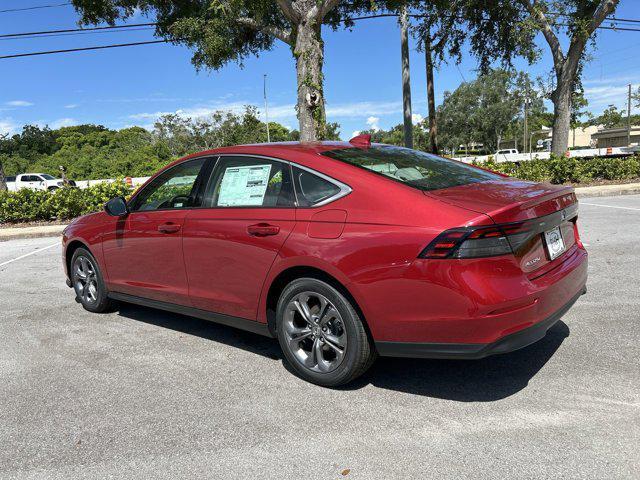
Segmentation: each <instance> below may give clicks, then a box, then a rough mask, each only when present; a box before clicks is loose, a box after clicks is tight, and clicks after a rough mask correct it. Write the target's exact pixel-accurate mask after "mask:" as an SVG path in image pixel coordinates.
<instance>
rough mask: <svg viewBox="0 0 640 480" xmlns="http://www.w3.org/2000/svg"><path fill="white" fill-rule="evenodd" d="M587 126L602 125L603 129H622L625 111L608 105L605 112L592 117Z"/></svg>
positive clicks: (624, 122) (624, 121)
mask: <svg viewBox="0 0 640 480" xmlns="http://www.w3.org/2000/svg"><path fill="white" fill-rule="evenodd" d="M586 123H587V125H603V126H604V127H605V128H614V127H622V126H624V125H626V110H618V107H616V106H615V105H609V106H608V107H607V108H605V110H604V111H603V112H602V113H601V114H600V115H598V116H597V117H593V118H592V119H590V120H589V121H588V122H586Z"/></svg>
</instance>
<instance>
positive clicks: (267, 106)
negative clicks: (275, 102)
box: [262, 73, 271, 143]
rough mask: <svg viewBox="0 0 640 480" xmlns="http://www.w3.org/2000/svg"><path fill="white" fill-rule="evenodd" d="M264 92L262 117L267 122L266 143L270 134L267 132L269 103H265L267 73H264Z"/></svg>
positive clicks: (268, 141)
mask: <svg viewBox="0 0 640 480" xmlns="http://www.w3.org/2000/svg"><path fill="white" fill-rule="evenodd" d="M262 91H263V94H264V118H265V123H266V124H267V143H271V135H270V134H269V104H268V103H267V74H266V73H265V74H264V82H263V86H262Z"/></svg>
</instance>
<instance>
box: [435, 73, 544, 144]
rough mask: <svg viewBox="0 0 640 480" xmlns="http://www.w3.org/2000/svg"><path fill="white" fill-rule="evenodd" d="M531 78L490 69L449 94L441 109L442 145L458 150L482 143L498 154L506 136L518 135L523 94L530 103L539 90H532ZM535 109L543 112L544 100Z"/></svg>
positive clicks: (535, 105)
mask: <svg viewBox="0 0 640 480" xmlns="http://www.w3.org/2000/svg"><path fill="white" fill-rule="evenodd" d="M530 83H531V82H530V80H529V78H528V76H527V75H526V74H524V73H521V74H519V75H516V74H514V73H512V72H508V71H505V70H490V71H489V72H488V73H487V74H486V75H481V76H479V77H478V78H477V79H476V80H473V81H471V82H463V83H462V84H460V86H459V87H458V88H457V89H456V90H455V91H454V92H453V93H451V92H445V93H444V100H443V102H442V104H441V105H440V106H439V107H438V120H439V134H440V144H441V145H442V146H443V147H445V148H448V149H449V150H450V151H454V150H456V149H457V148H458V146H459V145H466V146H469V145H470V144H472V143H482V144H483V145H484V146H485V148H487V149H488V150H489V151H495V150H496V149H497V148H498V144H499V143H500V141H501V139H502V138H503V136H504V135H506V134H510V135H511V136H513V135H516V134H517V133H518V131H517V130H518V129H517V126H516V125H517V123H518V121H519V120H518V118H519V117H518V115H519V112H520V110H521V105H522V103H523V101H524V98H523V93H522V92H528V93H527V96H528V98H529V101H531V100H532V98H534V97H535V91H533V90H531V91H529V90H528V86H529V85H530ZM532 107H535V108H534V110H535V111H538V112H542V111H543V110H544V106H543V104H542V99H540V98H539V97H535V102H532Z"/></svg>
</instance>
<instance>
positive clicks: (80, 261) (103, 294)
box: [70, 248, 115, 313]
mask: <svg viewBox="0 0 640 480" xmlns="http://www.w3.org/2000/svg"><path fill="white" fill-rule="evenodd" d="M70 277H71V282H72V285H73V289H74V290H75V292H76V300H77V301H78V302H80V303H81V304H82V306H83V307H84V309H85V310H88V311H90V312H93V313H104V312H110V311H112V310H113V309H114V307H115V303H114V302H113V300H110V299H109V298H108V297H107V288H106V286H105V283H104V279H103V278H102V272H101V271H100V267H99V266H98V262H97V261H96V259H95V258H94V256H93V255H91V252H89V250H87V249H85V248H78V249H77V250H76V251H75V252H74V253H73V256H72V257H71V272H70Z"/></svg>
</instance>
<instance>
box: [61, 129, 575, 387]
mask: <svg viewBox="0 0 640 480" xmlns="http://www.w3.org/2000/svg"><path fill="white" fill-rule="evenodd" d="M577 218H578V204H577V200H576V196H575V194H574V192H573V189H572V188H571V187H566V186H551V185H546V184H544V185H543V184H538V183H531V182H524V181H520V180H516V179H512V178H508V177H505V176H502V175H499V174H496V173H493V172H489V171H486V170H483V169H480V168H477V167H474V166H470V165H466V164H463V163H459V162H457V161H453V160H449V159H446V158H443V157H439V156H435V155H431V154H428V153H423V152H419V151H415V150H409V149H405V148H400V147H395V146H388V145H377V144H373V145H372V144H370V143H369V141H368V138H367V137H366V136H363V137H356V138H355V139H352V140H351V142H349V143H346V142H334V143H329V142H322V143H312V144H300V143H281V144H276V143H274V144H265V145H244V146H236V147H227V148H220V149H216V150H210V151H206V152H202V153H199V154H196V155H191V156H189V157H186V158H183V159H181V160H178V161H177V162H175V163H173V164H171V165H169V166H168V167H166V168H165V169H163V170H162V171H160V172H159V173H157V174H156V175H155V176H153V177H152V178H151V179H150V180H149V181H148V182H147V183H146V184H145V185H144V186H142V187H141V188H140V189H138V191H137V192H136V193H135V194H134V195H133V197H132V198H131V199H130V200H129V201H128V202H125V200H124V199H122V198H115V199H113V200H111V201H109V202H108V203H107V204H106V206H105V212H101V213H95V214H92V215H88V216H85V217H82V218H79V219H77V220H76V221H74V222H73V223H72V224H71V225H70V226H69V227H68V228H67V229H66V230H65V233H64V239H63V258H64V266H65V271H66V273H67V277H68V280H67V283H68V285H69V286H72V287H73V288H74V289H75V294H76V295H77V297H78V299H79V301H80V302H81V303H82V305H83V306H84V308H86V309H87V310H89V311H91V312H104V311H107V310H110V309H112V308H114V307H115V305H116V302H118V301H121V302H131V303H137V304H140V305H145V306H149V307H154V308H159V309H163V310H169V311H172V312H179V313H183V314H187V315H192V316H196V317H199V318H203V319H207V320H212V321H215V322H219V323H223V324H226V325H230V326H234V327H238V328H242V329H245V330H249V331H252V332H256V333H259V334H263V335H266V336H269V337H276V338H277V339H278V341H279V342H280V345H281V347H282V349H283V351H284V355H285V357H286V360H287V361H288V362H289V363H290V365H291V366H292V367H293V369H294V370H295V371H296V372H297V373H299V375H300V376H301V377H303V378H305V379H307V380H309V381H311V382H314V383H317V384H320V385H326V386H335V385H340V384H344V383H346V382H349V381H351V380H353V379H354V378H355V377H357V376H358V375H360V374H362V373H363V372H364V371H366V370H367V368H368V367H369V366H370V365H371V363H372V362H373V360H374V359H375V357H376V355H383V356H404V357H422V358H463V359H465V358H466V359H475V358H481V357H485V356H487V355H493V354H496V353H505V352H509V351H512V350H515V349H518V348H522V347H524V346H527V345H529V344H531V343H533V342H535V341H537V340H539V339H541V338H542V337H544V336H545V334H546V332H547V330H548V329H549V328H550V327H551V326H553V325H554V324H555V323H556V322H557V321H558V320H559V319H560V317H561V316H562V315H563V314H564V313H565V312H566V311H567V310H568V309H569V308H570V307H571V305H573V303H574V302H575V301H576V300H577V299H578V297H579V296H580V295H581V294H583V293H584V292H585V291H586V290H585V289H586V287H585V284H586V280H587V252H586V251H585V249H584V247H583V245H582V243H581V242H580V237H579V235H578V228H577V222H576V221H577Z"/></svg>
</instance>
